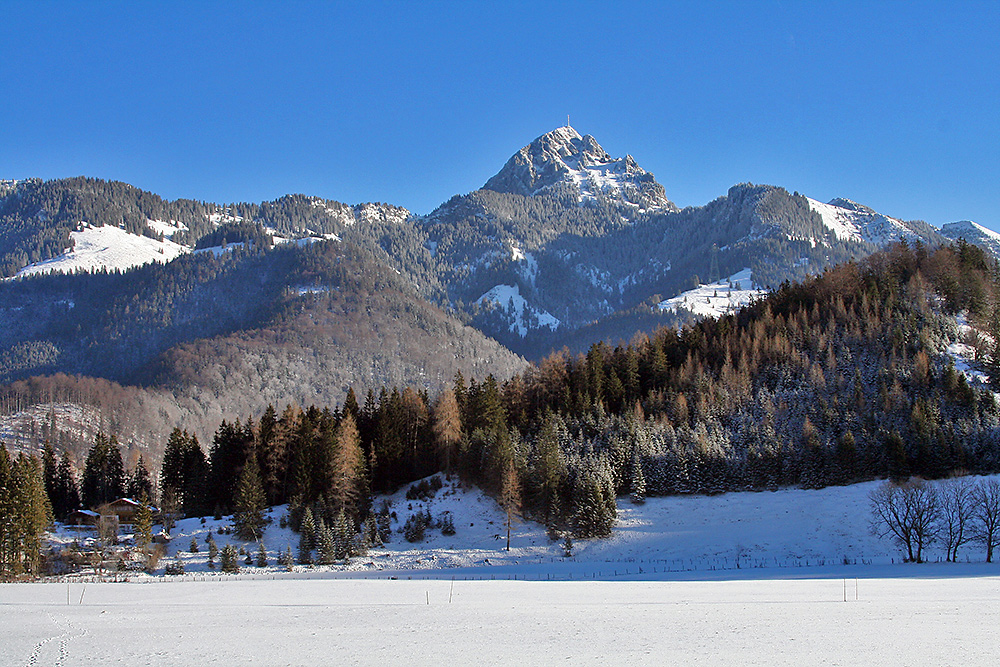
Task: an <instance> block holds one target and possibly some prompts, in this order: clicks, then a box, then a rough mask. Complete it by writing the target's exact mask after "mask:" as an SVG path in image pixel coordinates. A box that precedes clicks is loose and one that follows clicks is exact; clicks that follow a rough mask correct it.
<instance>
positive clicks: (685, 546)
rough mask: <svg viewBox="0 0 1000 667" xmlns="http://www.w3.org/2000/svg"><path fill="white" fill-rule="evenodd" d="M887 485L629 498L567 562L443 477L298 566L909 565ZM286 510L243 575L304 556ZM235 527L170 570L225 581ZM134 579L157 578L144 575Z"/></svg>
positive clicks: (510, 570) (613, 573)
mask: <svg viewBox="0 0 1000 667" xmlns="http://www.w3.org/2000/svg"><path fill="white" fill-rule="evenodd" d="M881 483H882V482H866V483H862V484H855V485H852V486H846V487H827V488H825V489H819V490H804V489H795V488H788V489H781V490H778V491H774V492H742V493H726V494H722V495H718V496H695V495H689V496H671V497H666V498H649V499H647V500H646V502H645V504H643V505H634V504H632V503H630V502H629V501H628V500H627V499H624V498H623V499H620V500H619V502H618V520H617V522H616V524H615V527H614V531H613V534H612V536H611V537H610V538H606V539H589V540H576V541H575V542H574V545H573V554H572V556H571V557H570V558H566V557H565V556H564V552H563V545H562V543H561V542H560V541H558V540H556V541H553V540H551V539H550V538H549V536H548V535H547V534H546V530H545V528H544V526H541V525H540V524H537V523H535V522H533V521H525V520H518V521H515V523H514V526H513V528H512V531H511V549H510V551H507V550H506V528H505V516H506V515H505V514H504V513H503V511H502V510H501V508H500V507H499V506H498V505H497V503H496V502H495V501H494V500H493V499H492V498H490V497H488V496H486V495H484V494H483V493H482V492H480V491H479V490H478V489H475V488H468V487H465V486H463V485H462V484H461V483H459V482H458V480H456V479H451V480H445V484H444V487H443V488H442V489H441V490H439V491H438V492H437V494H436V495H435V496H434V497H433V498H431V499H429V500H407V499H406V497H405V494H406V489H401V490H400V491H399V492H397V493H396V494H393V495H392V496H388V497H384V498H376V500H375V502H374V504H373V508H374V509H375V510H376V511H377V510H378V508H379V507H380V505H381V504H382V502H383V501H385V502H388V503H389V509H390V511H391V512H392V517H393V519H392V530H393V533H392V537H391V539H390V541H389V542H387V543H386V544H385V545H382V546H378V547H373V548H372V549H370V550H369V552H368V554H367V555H365V556H358V557H354V558H352V559H351V560H350V561H349V562H347V563H337V564H335V565H325V566H320V565H316V566H311V565H310V566H304V565H298V564H296V565H295V566H294V571H295V572H296V573H300V574H309V573H322V572H353V573H357V574H366V573H367V574H372V575H377V574H379V573H382V575H383V576H388V575H397V576H398V575H399V574H400V573H403V574H405V575H406V576H431V577H436V576H468V577H471V578H482V577H484V576H485V577H486V578H489V577H491V576H500V575H502V576H503V577H504V578H506V577H507V576H511V577H513V576H515V575H517V576H518V577H520V578H529V579H537V578H543V579H549V578H553V579H565V580H569V579H579V578H587V579H595V578H596V579H610V580H617V579H620V578H623V577H629V578H639V579H662V578H665V577H666V578H676V577H677V576H679V575H685V576H687V575H690V574H692V573H713V572H714V573H721V572H735V571H744V570H748V571H754V570H756V571H759V572H760V574H759V575H755V576H768V577H772V576H790V575H789V570H790V569H791V570H794V571H797V572H808V571H810V569H817V570H816V571H820V570H821V569H822V568H830V567H834V566H837V567H842V566H845V565H847V566H849V567H851V568H856V569H858V570H863V569H864V568H871V567H882V566H891V565H894V564H901V563H902V560H901V558H902V555H903V554H902V551H901V549H900V548H899V547H898V546H897V545H896V544H894V543H893V542H891V541H890V540H888V539H883V538H879V537H877V536H876V535H874V534H873V533H872V532H871V530H870V528H869V525H870V522H869V518H870V503H869V499H868V498H869V494H870V493H871V492H872V490H873V489H875V488H876V487H877V486H878V485H879V484H881ZM286 511H287V508H286V507H284V506H282V507H276V508H273V509H272V510H271V511H270V514H269V515H270V517H271V518H272V520H273V521H272V523H271V524H270V525H268V526H267V527H266V529H265V532H264V537H263V542H264V545H265V547H266V549H267V552H268V558H269V564H268V568H266V569H261V568H257V567H256V566H245V567H244V574H253V573H257V574H261V573H264V572H267V573H269V574H270V573H278V572H283V571H284V568H282V567H280V566H278V564H277V562H276V559H277V558H278V556H279V555H280V554H281V553H284V552H285V550H286V549H288V548H289V547H290V548H291V549H292V553H293V554H295V555H297V545H298V541H299V538H298V535H297V534H295V533H293V532H292V531H291V530H290V529H289V528H282V527H281V526H280V519H281V517H282V516H283V515H285V513H286ZM428 511H429V512H430V514H431V516H432V518H433V519H434V520H438V519H440V518H442V517H443V516H444V515H446V514H448V515H450V516H451V518H452V520H453V522H454V526H455V529H456V532H455V535H453V536H446V535H443V534H442V532H441V530H440V528H438V527H434V528H428V529H427V531H426V536H425V539H424V540H423V541H422V542H418V543H410V542H407V541H406V539H405V538H404V536H403V534H402V527H403V525H404V524H405V523H406V520H407V519H408V518H409V517H410V515H412V514H414V513H424V512H428ZM228 525H231V518H230V517H223V519H221V520H218V521H217V520H214V519H212V518H211V517H209V518H207V519H206V520H205V523H202V522H201V520H200V519H185V520H183V521H180V522H178V523H177V525H176V526H175V528H174V530H173V532H172V538H173V539H172V540H171V542H170V543H169V545H168V551H167V555H166V558H165V559H164V561H162V563H161V568H162V567H163V566H164V565H165V564H166V563H170V562H179V563H183V564H184V566H185V570H186V572H187V573H188V574H192V573H194V574H196V575H206V574H207V575H212V576H221V575H219V573H218V571H217V570H213V569H211V568H209V567H208V556H207V546H206V538H207V536H208V534H209V533H210V532H211V533H212V534H213V537H214V539H215V541H216V543H217V545H218V548H219V549H222V547H223V546H225V545H226V544H230V543H232V544H234V545H237V546H242V547H246V548H247V550H249V551H250V552H251V554H252V555H253V554H255V553H256V550H257V545H256V543H247V542H244V541H240V540H237V539H236V538H235V537H234V536H233V535H231V534H220V533H219V532H218V529H219V528H220V527H224V526H228ZM75 537H76V535H75V533H73V532H72V531H70V530H63V531H60V532H59V533H58V534H57V535H56V536H54V537H53V540H54V542H55V543H63V544H66V543H69V542H71V541H72V540H73V539H74V538H75ZM192 538H194V540H195V541H196V542H197V544H198V545H199V551H198V552H197V553H192V552H191V551H190V544H191V540H192ZM944 556H945V554H944V551H943V549H940V548H939V547H938V546H937V545H935V546H933V547H932V548H930V549H928V550H927V551H926V558H927V560H929V561H932V562H933V561H943V560H944ZM959 558H960V560H962V561H968V562H971V563H979V562H982V561H983V558H984V555H983V553H982V549H980V548H979V547H978V546H977V545H975V544H969V545H967V546H965V547H964V548H963V549H962V550H961V551H960V552H959ZM241 564H242V563H241ZM216 565H218V561H216ZM998 567H1000V566H998ZM160 572H162V569H161V570H160ZM130 576H132V577H138V578H140V579H142V578H148V575H145V574H142V573H138V574H137V573H132V574H130ZM849 576H856V575H849Z"/></svg>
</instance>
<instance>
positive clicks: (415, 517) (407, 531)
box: [403, 512, 427, 542]
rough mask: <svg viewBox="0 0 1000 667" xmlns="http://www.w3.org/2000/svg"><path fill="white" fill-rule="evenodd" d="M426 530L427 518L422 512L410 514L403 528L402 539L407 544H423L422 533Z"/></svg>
mask: <svg viewBox="0 0 1000 667" xmlns="http://www.w3.org/2000/svg"><path fill="white" fill-rule="evenodd" d="M426 530H427V517H426V516H424V513H423V512H417V513H416V514H411V515H410V518H409V519H407V520H406V524H405V525H404V526H403V537H405V538H406V541H407V542H423V541H424V532H425V531H426Z"/></svg>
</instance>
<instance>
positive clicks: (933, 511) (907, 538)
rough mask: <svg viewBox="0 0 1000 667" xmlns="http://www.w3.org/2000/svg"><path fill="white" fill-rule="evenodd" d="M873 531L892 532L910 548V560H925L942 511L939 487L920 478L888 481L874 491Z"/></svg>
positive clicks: (903, 545)
mask: <svg viewBox="0 0 1000 667" xmlns="http://www.w3.org/2000/svg"><path fill="white" fill-rule="evenodd" d="M869 499H870V500H871V503H872V531H873V532H874V533H875V534H876V535H878V536H879V537H886V536H888V535H891V536H892V537H893V538H894V539H895V540H896V542H897V543H898V544H899V545H900V546H901V547H903V548H904V549H905V550H906V560H907V561H910V562H916V563H920V562H923V550H924V547H926V546H928V545H929V544H931V543H932V542H933V541H934V537H935V535H934V525H935V523H936V522H937V519H938V515H939V514H940V507H939V504H938V499H937V493H936V489H935V488H934V487H933V486H931V485H929V484H927V483H926V482H924V480H922V479H920V478H919V477H911V478H910V479H909V480H907V481H905V482H903V483H902V484H895V483H893V482H884V483H883V484H881V485H880V486H879V487H878V488H876V489H875V490H874V491H872V492H871V494H870V495H869Z"/></svg>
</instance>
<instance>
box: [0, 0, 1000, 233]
mask: <svg viewBox="0 0 1000 667" xmlns="http://www.w3.org/2000/svg"><path fill="white" fill-rule="evenodd" d="M0 90H2V91H3V93H2V98H0V178H23V177H28V176H40V177H43V178H56V177H63V176H74V175H81V174H82V175H88V176H96V177H101V178H107V179H115V180H122V181H126V182H129V183H132V184H134V185H136V186H138V187H141V188H143V189H146V190H151V191H153V192H156V193H158V194H160V195H162V196H164V197H167V198H170V199H173V198H178V197H191V198H196V199H203V200H210V201H217V202H229V201H261V200H265V199H273V198H276V197H278V196H280V195H282V194H285V193H290V192H302V193H306V194H313V195H319V196H323V197H327V198H330V199H337V200H340V201H345V202H348V203H357V202H362V201H386V202H390V203H394V204H399V205H402V206H406V207H407V208H410V209H411V210H413V211H415V212H417V213H426V212H429V211H430V210H431V209H433V208H434V207H435V206H436V205H437V204H439V203H441V202H443V201H445V200H446V199H447V198H449V197H450V196H452V195H454V194H460V193H465V192H468V191H470V190H474V189H476V188H478V187H480V186H481V185H482V184H483V183H485V182H486V180H487V179H488V178H489V177H490V176H492V175H493V174H494V173H495V172H496V171H498V170H499V169H500V168H501V167H502V166H503V164H504V162H505V161H506V160H507V158H508V157H510V155H511V154H513V153H514V152H515V151H516V150H517V149H519V148H520V147H521V146H523V145H525V144H527V143H528V142H530V141H531V140H532V139H533V138H535V137H536V136H538V135H540V134H543V133H544V132H547V131H549V130H551V129H553V128H555V127H557V126H559V125H562V124H564V123H565V119H566V115H567V114H570V115H571V120H572V124H573V126H574V127H576V129H577V130H579V131H580V132H581V133H584V134H592V135H594V137H595V138H596V139H597V140H598V141H599V142H601V144H602V145H603V146H604V148H605V149H606V150H608V152H610V153H611V154H612V155H624V154H626V153H630V154H632V155H633V156H635V158H636V160H637V161H638V162H639V164H640V165H642V166H643V167H645V168H646V169H648V170H650V171H652V172H653V173H655V174H656V177H657V180H659V181H660V182H661V183H662V184H663V185H664V187H665V188H666V191H667V195H668V196H669V197H670V198H672V199H673V200H674V201H675V202H677V203H678V204H680V205H682V206H686V205H701V204H705V203H707V202H708V201H710V200H712V199H714V198H715V197H718V196H720V195H723V194H725V192H726V190H727V189H728V188H729V187H730V186H732V185H733V184H736V183H739V182H743V181H752V182H755V183H771V184H775V185H781V186H784V187H786V188H787V189H789V190H798V191H799V192H802V193H803V194H807V195H809V196H811V197H814V198H816V199H821V200H823V201H827V200H829V199H831V198H833V197H840V196H843V197H849V198H851V199H854V200H857V201H860V202H862V203H865V204H868V205H870V206H872V207H874V208H876V209H877V210H879V211H881V212H884V213H887V214H890V215H894V216H897V217H901V218H906V219H914V218H922V219H925V220H927V221H928V222H930V223H932V224H935V225H940V224H942V223H944V222H949V221H952V220H959V219H973V220H976V221H977V222H980V223H982V224H984V225H986V226H989V227H991V228H994V229H1000V214H998V208H997V201H996V199H997V184H998V182H1000V165H998V158H1000V131H998V125H1000V3H998V2H979V3H973V2H968V3H962V2H948V3H944V2H942V3H914V2H890V3H871V2H832V3H828V2H815V3H811V2H806V1H800V2H789V1H785V2H747V3H728V2H690V3H669V2H655V3H644V2H636V1H631V2H627V3H616V2H607V1H605V2H586V1H582V0H581V1H579V2H567V3H532V2H526V3H518V2H501V3H477V2H454V3H446V2H383V3H378V2H351V3H309V2H289V3H281V4H278V3H247V2H241V3H203V2H197V3H178V2H171V3H146V2H142V3H132V2H129V3H111V2H104V3H102V2H93V3H78V2H72V3H71V2H8V1H2V2H0Z"/></svg>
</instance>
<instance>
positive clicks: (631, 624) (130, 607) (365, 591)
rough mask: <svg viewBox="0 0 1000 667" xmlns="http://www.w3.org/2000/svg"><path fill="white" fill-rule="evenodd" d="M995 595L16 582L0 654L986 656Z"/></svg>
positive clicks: (631, 585) (692, 587) (472, 658)
mask: <svg viewBox="0 0 1000 667" xmlns="http://www.w3.org/2000/svg"><path fill="white" fill-rule="evenodd" d="M845 598H846V601H845ZM998 601H1000V578H998V577H996V576H983V577H956V578H950V577H941V578H933V577H929V578H913V579H894V578H888V579H882V578H874V579H862V580H859V581H857V582H856V581H855V580H854V579H853V578H852V579H849V580H844V579H842V578H840V577H837V578H830V579H804V580H791V579H790V580H778V581H775V580H756V581H755V580H730V581H711V582H690V581H671V582H621V583H608V582H526V581H475V582H471V581H454V582H452V581H392V580H386V579H381V580H369V581H358V580H356V581H344V580H336V579H324V580H312V581H301V580H290V579H275V580H257V581H251V580H243V581H237V580H232V579H216V580H212V581H209V582H192V581H188V582H171V583H159V584H150V585H142V584H110V583H109V584H86V585H84V584H65V583H61V584H60V583H50V584H45V583H41V584H27V585H20V584H7V585H2V586H0V608H2V609H3V624H2V626H3V627H2V629H0V637H2V641H3V651H0V665H25V664H27V665H34V664H43V665H77V664H102V665H106V664H120V665H138V664H156V665H185V666H187V665H197V664H206V663H222V664H257V665H319V664H324V665H334V664H360V665H393V664H411V665H412V664H416V665H442V664H443V665H448V664H461V665H509V664H515V663H516V664H529V665H536V664H537V665H548V664H556V663H559V664H621V665H721V664H727V665H728V664H737V665H740V664H745V665H757V664H759V665H796V666H798V665H818V664H830V665H915V664H927V665H992V664H995V661H996V650H997V649H996V645H995V642H993V641H992V639H991V638H992V637H993V636H994V634H995V629H996V627H997V624H998V622H1000V604H998Z"/></svg>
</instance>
